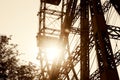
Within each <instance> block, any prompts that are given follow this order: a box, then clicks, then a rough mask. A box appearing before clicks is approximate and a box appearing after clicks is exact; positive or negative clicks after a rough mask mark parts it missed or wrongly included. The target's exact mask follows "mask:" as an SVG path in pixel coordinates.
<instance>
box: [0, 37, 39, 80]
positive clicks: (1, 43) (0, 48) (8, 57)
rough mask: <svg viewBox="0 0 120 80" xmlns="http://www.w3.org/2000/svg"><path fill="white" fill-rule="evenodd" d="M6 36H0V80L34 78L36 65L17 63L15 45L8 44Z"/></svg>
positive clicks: (27, 79)
mask: <svg viewBox="0 0 120 80" xmlns="http://www.w3.org/2000/svg"><path fill="white" fill-rule="evenodd" d="M10 39H11V38H8V37H6V36H0V80H34V79H35V76H36V75H37V70H36V66H34V65H33V64H32V63H29V64H28V65H19V64H18V61H19V59H18V55H19V52H18V51H17V50H16V45H14V44H10V43H9V40H10Z"/></svg>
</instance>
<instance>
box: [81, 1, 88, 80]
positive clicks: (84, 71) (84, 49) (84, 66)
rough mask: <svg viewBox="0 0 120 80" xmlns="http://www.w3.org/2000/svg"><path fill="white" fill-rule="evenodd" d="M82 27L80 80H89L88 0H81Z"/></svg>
mask: <svg viewBox="0 0 120 80" xmlns="http://www.w3.org/2000/svg"><path fill="white" fill-rule="evenodd" d="M80 7H81V18H80V21H81V23H80V24H81V28H80V41H81V42H80V48H81V53H80V58H81V59H80V60H81V61H80V67H81V75H80V78H81V79H80V80H89V10H88V0H81V3H80Z"/></svg>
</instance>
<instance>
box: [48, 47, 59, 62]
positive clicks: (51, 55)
mask: <svg viewBox="0 0 120 80" xmlns="http://www.w3.org/2000/svg"><path fill="white" fill-rule="evenodd" d="M46 56H47V59H48V62H49V63H52V62H53V61H54V60H56V59H57V58H58V57H59V56H60V49H59V48H58V47H57V46H54V47H50V48H47V49H46Z"/></svg>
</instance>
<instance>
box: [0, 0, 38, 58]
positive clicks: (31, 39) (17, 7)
mask: <svg viewBox="0 0 120 80" xmlns="http://www.w3.org/2000/svg"><path fill="white" fill-rule="evenodd" d="M38 10H39V0H0V34H4V35H8V36H9V35H12V43H16V44H18V49H19V51H20V52H22V53H23V56H22V58H23V59H28V60H31V59H33V58H34V59H35V58H36V54H37V53H36V34H37V32H38V16H37V12H38Z"/></svg>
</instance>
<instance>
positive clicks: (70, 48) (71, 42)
mask: <svg viewBox="0 0 120 80" xmlns="http://www.w3.org/2000/svg"><path fill="white" fill-rule="evenodd" d="M113 13H115V14H114V15H113ZM115 15H117V16H120V1H119V0H40V10H39V12H38V16H39V31H38V34H37V42H38V43H37V44H38V47H39V54H38V57H37V58H38V59H39V60H40V75H39V80H119V79H120V78H119V75H120V73H119V70H118V68H119V65H120V45H119V44H120V27H119V25H120V24H119V20H118V22H117V18H118V17H117V16H115ZM111 16H114V17H113V18H111ZM118 19H119V18H118ZM113 22H114V23H113ZM115 22H117V24H118V25H116V24H115ZM56 45H58V46H59V50H60V52H59V56H57V57H56V58H55V59H54V60H53V62H50V61H49V60H48V58H47V52H46V51H47V48H49V47H51V46H56ZM48 53H49V52H48ZM53 55H54V54H53Z"/></svg>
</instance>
